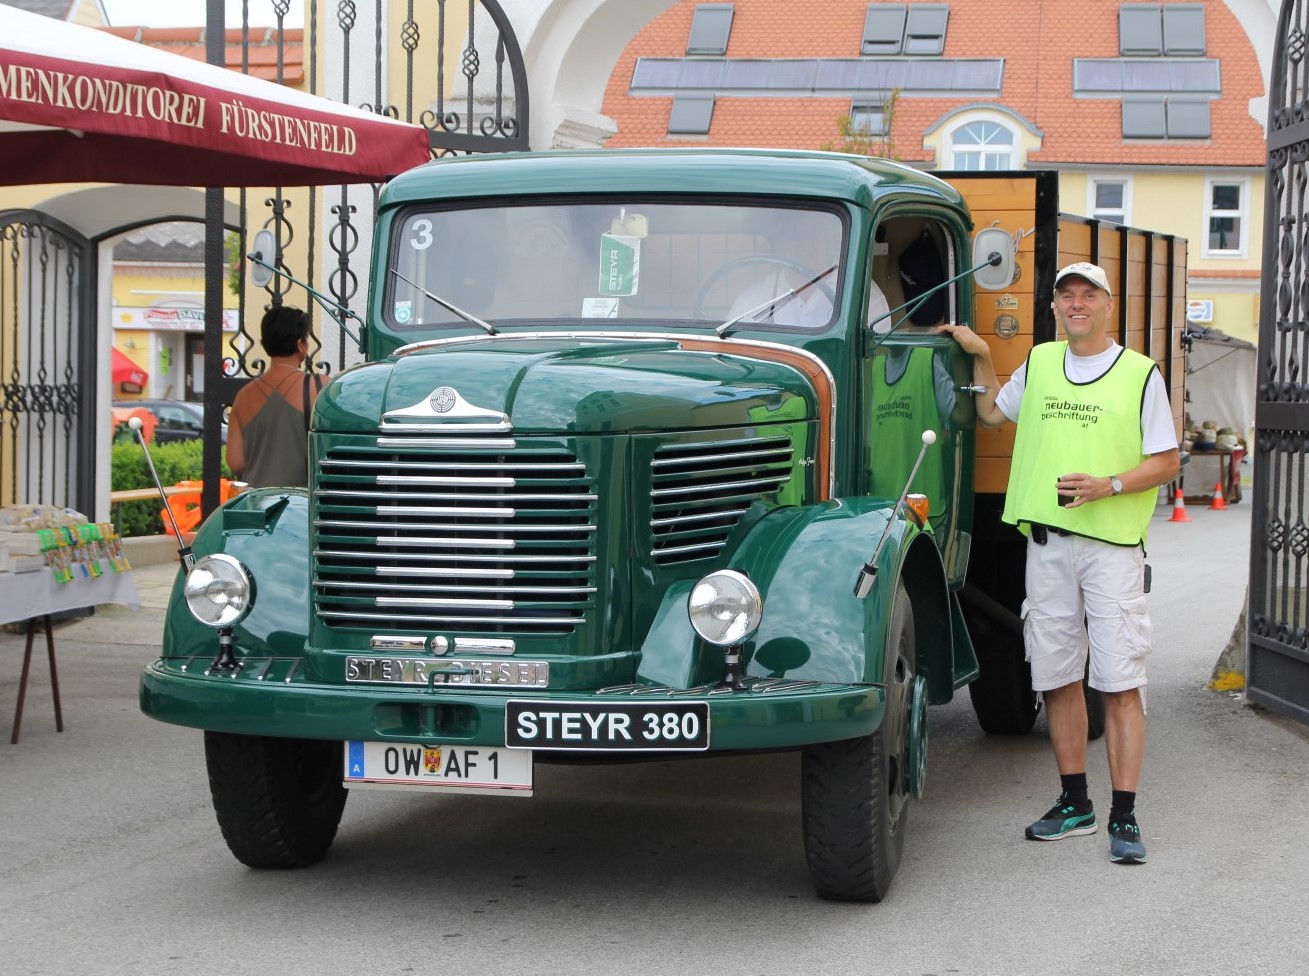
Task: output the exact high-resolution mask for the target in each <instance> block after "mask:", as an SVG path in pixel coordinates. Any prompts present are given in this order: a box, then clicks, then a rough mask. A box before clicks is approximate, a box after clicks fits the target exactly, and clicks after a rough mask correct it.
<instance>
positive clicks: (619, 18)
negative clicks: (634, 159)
mask: <svg viewBox="0 0 1309 976" xmlns="http://www.w3.org/2000/svg"><path fill="white" fill-rule="evenodd" d="M676 2H677V0H545V2H532V0H518V2H514V0H504V3H503V6H504V7H505V9H506V10H507V11H508V12H509V13H510V16H511V17H512V18H513V20H514V30H515V32H516V33H517V35H518V39H519V42H520V44H521V45H522V49H523V57H524V60H525V61H526V63H527V83H528V88H529V90H530V91H531V92H532V104H533V115H532V119H531V123H530V124H531V130H530V133H529V143H530V145H531V147H532V148H533V149H536V150H542V149H556V148H567V149H581V148H588V147H590V148H594V147H598V146H602V145H604V143H605V140H607V139H608V138H609V136H611V135H613V133H614V132H615V131H616V125H615V123H614V121H613V120H612V119H610V118H608V117H606V116H605V115H604V114H602V113H601V111H600V109H601V105H602V103H603V100H604V93H605V86H606V85H607V84H608V83H609V76H610V75H611V74H612V73H613V70H614V65H615V64H616V63H617V61H618V58H619V56H620V55H621V54H622V53H623V51H624V50H625V49H626V48H627V46H628V45H629V44H630V43H631V42H632V38H633V37H635V36H636V34H637V32H638V31H639V30H640V29H641V28H642V27H644V26H645V25H646V24H648V23H649V22H650V21H652V20H653V19H654V18H655V17H657V16H659V15H660V14H661V13H663V12H664V11H665V10H668V9H669V8H670V7H672V6H674V4H675V3H676Z"/></svg>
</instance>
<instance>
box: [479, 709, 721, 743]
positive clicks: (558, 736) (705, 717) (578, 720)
mask: <svg viewBox="0 0 1309 976" xmlns="http://www.w3.org/2000/svg"><path fill="white" fill-rule="evenodd" d="M505 745H506V746H508V747H509V748H510V749H551V750H556V749H557V750H562V751H567V752H597V751H601V752H703V751H704V750H706V749H708V748H709V703H708V702H659V703H654V702H557V701H549V702H547V701H524V700H518V699H510V700H509V701H508V702H506V703H505Z"/></svg>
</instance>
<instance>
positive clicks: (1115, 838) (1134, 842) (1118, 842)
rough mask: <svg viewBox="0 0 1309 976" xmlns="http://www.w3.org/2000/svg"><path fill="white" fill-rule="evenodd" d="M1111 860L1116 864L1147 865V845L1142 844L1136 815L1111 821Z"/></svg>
mask: <svg viewBox="0 0 1309 976" xmlns="http://www.w3.org/2000/svg"><path fill="white" fill-rule="evenodd" d="M1109 860H1111V861H1113V862H1114V863H1115V864H1144V863H1145V844H1143V843H1141V828H1140V827H1138V826H1137V825H1136V815H1135V814H1131V813H1129V814H1128V815H1127V816H1125V817H1115V818H1113V819H1112V820H1110V821H1109Z"/></svg>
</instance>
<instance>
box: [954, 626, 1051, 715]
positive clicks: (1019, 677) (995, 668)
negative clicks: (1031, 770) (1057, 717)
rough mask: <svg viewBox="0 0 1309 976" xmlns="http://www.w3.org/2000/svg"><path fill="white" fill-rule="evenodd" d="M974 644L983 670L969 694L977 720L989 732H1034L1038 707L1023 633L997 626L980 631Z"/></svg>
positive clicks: (970, 686)
mask: <svg viewBox="0 0 1309 976" xmlns="http://www.w3.org/2000/svg"><path fill="white" fill-rule="evenodd" d="M979 630H980V628H979ZM973 644H974V648H975V650H976V651H977V664H978V668H979V670H980V673H979V674H978V676H977V678H976V679H974V680H973V682H972V683H971V684H969V686H968V694H969V697H971V698H972V700H973V712H974V713H975V714H976V715H977V724H978V725H980V726H981V727H982V731H984V732H986V733H988V734H990V735H1026V734H1027V733H1028V732H1031V731H1032V726H1033V725H1035V724H1036V713H1037V710H1038V709H1037V703H1036V692H1034V691H1033V690H1032V669H1031V666H1030V665H1028V663H1027V653H1026V651H1025V650H1024V649H1023V638H1022V635H1021V634H1014V633H1011V632H1009V631H1007V630H1005V629H1004V628H1003V627H994V628H993V629H990V630H989V631H987V632H985V633H979V634H978V637H977V638H976V639H975V640H974V642H973Z"/></svg>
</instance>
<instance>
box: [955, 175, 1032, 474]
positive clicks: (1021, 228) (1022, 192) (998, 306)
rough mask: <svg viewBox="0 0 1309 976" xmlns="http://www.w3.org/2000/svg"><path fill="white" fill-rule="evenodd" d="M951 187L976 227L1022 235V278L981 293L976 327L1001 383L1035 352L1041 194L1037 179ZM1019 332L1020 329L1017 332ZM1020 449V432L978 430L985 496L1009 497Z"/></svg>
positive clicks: (960, 180)
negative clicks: (1011, 468) (1016, 451)
mask: <svg viewBox="0 0 1309 976" xmlns="http://www.w3.org/2000/svg"><path fill="white" fill-rule="evenodd" d="M950 184H951V185H952V186H954V187H955V188H956V189H958V190H959V192H960V193H962V194H963V195H964V199H966V200H967V201H968V206H969V209H970V210H971V211H972V215H973V226H974V227H975V228H977V229H978V230H981V229H983V228H986V227H991V226H999V227H1003V228H1004V229H1005V230H1006V231H1008V232H1009V233H1010V234H1018V233H1021V234H1022V235H1023V239H1022V241H1021V242H1020V243H1019V245H1018V280H1017V281H1015V282H1013V284H1011V285H1010V286H1009V287H1008V288H1005V289H1002V290H1000V291H985V290H983V289H980V288H979V289H975V290H974V293H973V298H974V308H975V310H976V316H975V321H974V322H973V323H972V325H973V329H974V330H975V331H976V332H977V334H978V335H980V336H982V338H984V339H985V340H986V342H987V344H988V345H990V347H991V357H992V359H993V360H994V362H995V371H996V375H997V376H998V377H999V380H1000V382H1001V384H1003V383H1004V382H1005V381H1007V380H1008V379H1009V377H1010V376H1011V375H1012V374H1013V372H1014V370H1016V369H1017V368H1018V367H1019V366H1021V365H1022V364H1023V361H1024V360H1026V359H1027V354H1028V352H1030V351H1031V348H1032V334H1033V312H1034V308H1035V305H1034V303H1035V301H1036V297H1035V295H1034V294H1033V285H1034V283H1035V281H1036V277H1037V276H1036V267H1037V255H1036V235H1035V234H1034V233H1032V231H1034V230H1035V229H1036V220H1037V217H1036V212H1037V211H1036V194H1037V182H1036V178H1035V176H1030V175H1017V174H1016V175H1014V176H1012V177H966V176H963V177H961V176H951V177H950ZM1015 330H1016V331H1015ZM1013 450H1014V428H1013V426H1012V425H1006V426H1005V427H1003V428H1001V429H999V430H989V429H987V428H984V427H980V426H979V427H978V428H977V440H976V453H977V463H976V468H975V473H974V486H975V489H976V490H977V491H979V492H990V493H1003V492H1004V490H1005V487H1006V486H1007V485H1008V482H1009V459H1010V458H1011V457H1012V456H1013Z"/></svg>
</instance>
